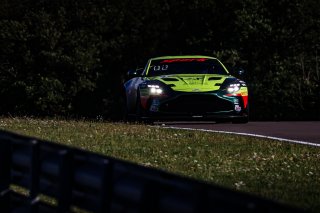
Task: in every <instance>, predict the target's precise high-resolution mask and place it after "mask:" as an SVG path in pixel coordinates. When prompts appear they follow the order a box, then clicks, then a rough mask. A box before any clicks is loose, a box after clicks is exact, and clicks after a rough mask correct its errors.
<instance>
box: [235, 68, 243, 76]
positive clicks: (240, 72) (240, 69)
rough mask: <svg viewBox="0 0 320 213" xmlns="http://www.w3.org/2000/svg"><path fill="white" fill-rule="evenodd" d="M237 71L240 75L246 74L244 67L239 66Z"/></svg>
mask: <svg viewBox="0 0 320 213" xmlns="http://www.w3.org/2000/svg"><path fill="white" fill-rule="evenodd" d="M235 73H236V74H237V75H238V76H243V75H244V74H245V71H244V69H242V68H238V69H236V71H235Z"/></svg>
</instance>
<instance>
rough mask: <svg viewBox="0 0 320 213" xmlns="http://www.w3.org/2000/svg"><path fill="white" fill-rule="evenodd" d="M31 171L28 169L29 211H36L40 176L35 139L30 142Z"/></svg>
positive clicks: (37, 148) (38, 154) (38, 150)
mask: <svg viewBox="0 0 320 213" xmlns="http://www.w3.org/2000/svg"><path fill="white" fill-rule="evenodd" d="M30 143H31V161H30V163H31V165H30V168H31V171H30V183H29V184H30V185H29V187H30V188H29V190H30V192H29V193H30V194H29V199H30V203H29V205H30V206H29V208H30V211H29V212H38V204H39V197H38V195H39V177H40V144H39V142H38V141H36V140H32V141H31V142H30Z"/></svg>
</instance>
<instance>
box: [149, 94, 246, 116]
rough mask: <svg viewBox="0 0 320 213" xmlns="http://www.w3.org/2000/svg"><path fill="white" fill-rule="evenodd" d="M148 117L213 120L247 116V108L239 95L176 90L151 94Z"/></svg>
mask: <svg viewBox="0 0 320 213" xmlns="http://www.w3.org/2000/svg"><path fill="white" fill-rule="evenodd" d="M145 103H146V105H145V109H146V111H147V113H146V117H152V118H156V119H157V118H158V119H174V120H177V119H180V118H181V119H195V120H198V119H199V120H206V119H209V120H213V119H219V118H240V117H247V116H248V112H247V109H246V108H244V103H243V100H242V98H241V97H239V96H226V95H224V94H223V93H222V92H220V91H218V92H208V93H189V92H176V93H175V94H173V95H171V96H169V97H156V96H150V97H149V99H148V101H146V102H145Z"/></svg>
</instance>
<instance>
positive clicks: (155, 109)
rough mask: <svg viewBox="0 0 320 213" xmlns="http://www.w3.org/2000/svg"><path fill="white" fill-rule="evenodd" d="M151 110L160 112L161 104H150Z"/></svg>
mask: <svg viewBox="0 0 320 213" xmlns="http://www.w3.org/2000/svg"><path fill="white" fill-rule="evenodd" d="M150 111H151V112H158V111H159V106H156V105H151V106H150Z"/></svg>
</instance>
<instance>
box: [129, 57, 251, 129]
mask: <svg viewBox="0 0 320 213" xmlns="http://www.w3.org/2000/svg"><path fill="white" fill-rule="evenodd" d="M128 77H129V80H128V81H126V82H125V83H124V91H125V94H124V95H125V108H126V114H127V115H128V116H134V117H136V118H138V119H151V120H165V119H174V120H176V119H187V120H189V119H201V120H202V119H203V120H215V121H226V120H230V121H232V122H235V123H247V122H248V89H247V85H246V83H245V82H244V81H242V80H239V79H238V78H235V77H233V76H232V75H230V74H229V72H228V70H227V69H226V67H225V66H224V65H223V64H222V63H221V62H220V61H219V60H218V59H216V58H214V57H208V56H164V57H157V58H151V59H149V60H148V62H147V64H146V66H145V68H144V69H139V70H133V71H129V72H128Z"/></svg>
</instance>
